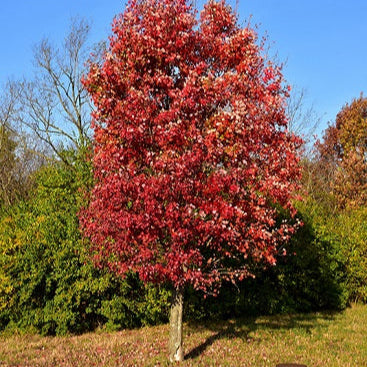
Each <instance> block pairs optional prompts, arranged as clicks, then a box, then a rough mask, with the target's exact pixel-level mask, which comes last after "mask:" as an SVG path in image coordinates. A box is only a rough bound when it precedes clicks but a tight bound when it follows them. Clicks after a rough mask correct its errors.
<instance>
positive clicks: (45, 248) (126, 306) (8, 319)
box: [0, 161, 168, 334]
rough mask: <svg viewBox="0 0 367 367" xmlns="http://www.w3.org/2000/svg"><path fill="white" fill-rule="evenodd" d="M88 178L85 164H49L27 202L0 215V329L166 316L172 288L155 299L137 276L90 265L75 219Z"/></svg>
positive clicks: (113, 323) (65, 327) (119, 323)
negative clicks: (117, 274)
mask: <svg viewBox="0 0 367 367" xmlns="http://www.w3.org/2000/svg"><path fill="white" fill-rule="evenodd" d="M88 180H90V172H89V170H88V165H87V164H86V163H85V162H80V161H76V163H75V166H74V170H71V169H70V168H68V167H65V166H63V165H61V164H56V165H53V166H48V167H46V168H44V169H43V170H42V171H40V172H39V173H38V177H37V185H36V188H35V189H34V191H33V192H32V195H31V198H30V200H28V201H26V202H21V203H18V204H16V205H14V206H13V207H11V208H9V209H8V210H7V213H6V214H3V216H2V217H1V218H0V329H1V328H4V327H12V326H15V327H18V328H22V329H27V328H33V329H34V328H35V329H36V330H37V331H39V332H41V333H44V334H54V333H56V334H65V333H67V332H81V331H86V330H90V329H93V328H95V327H97V326H100V325H104V324H107V325H108V326H109V327H112V328H120V327H133V326H138V325H141V324H142V323H152V322H157V321H160V320H161V319H162V315H166V314H167V307H168V304H167V302H159V297H161V298H162V297H163V298H162V299H164V300H165V301H167V298H168V295H167V292H166V293H164V292H163V293H162V292H161V293H156V296H157V297H156V298H155V299H154V300H152V299H151V298H152V297H151V293H150V291H149V290H148V289H146V288H144V286H143V285H142V283H140V282H139V280H138V279H137V277H136V276H135V275H134V274H131V276H130V277H129V279H127V280H122V279H118V278H116V277H114V276H112V275H111V274H109V273H107V272H106V271H103V270H100V269H96V268H95V267H94V266H93V264H92V263H91V261H90V259H89V252H88V243H87V242H86V241H85V240H84V239H83V238H82V237H81V234H80V231H79V223H78V217H77V212H78V210H79V209H80V205H81V202H82V200H83V193H82V191H81V189H82V188H83V187H86V183H87V181H88ZM154 303H155V304H156V305H158V306H157V307H158V310H157V309H155V308H154V306H152V304H154ZM150 308H151V309H152V310H151V311H150V312H146V313H145V314H144V313H143V312H141V310H143V309H144V310H149V309H150ZM117 314H118V316H116V315H117ZM163 319H165V316H163Z"/></svg>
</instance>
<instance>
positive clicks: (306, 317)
mask: <svg viewBox="0 0 367 367" xmlns="http://www.w3.org/2000/svg"><path fill="white" fill-rule="evenodd" d="M336 314H337V312H323V313H316V314H315V313H310V314H295V315H276V316H263V317H253V318H252V317H251V318H240V319H235V320H228V321H223V320H221V321H212V322H205V323H204V324H203V325H200V326H199V324H197V323H191V324H190V323H189V327H190V328H191V329H192V330H193V332H194V333H195V331H196V330H204V329H206V330H210V331H212V332H214V334H213V335H211V336H209V337H208V338H207V339H206V340H205V341H204V342H202V343H201V344H199V345H198V346H196V347H194V348H193V349H191V350H190V351H189V352H188V353H187V354H186V355H185V360H189V359H195V358H197V357H199V356H200V355H201V354H203V353H204V352H205V351H206V350H207V349H208V348H209V347H210V346H211V345H212V344H214V343H215V342H216V341H217V340H221V339H234V338H240V339H242V340H244V341H246V342H248V343H249V342H260V341H261V339H256V338H254V337H252V336H251V333H253V332H255V331H258V330H265V329H268V330H274V331H276V330H281V329H283V330H291V329H298V330H302V331H303V332H305V333H307V334H311V333H312V330H313V329H315V328H319V327H327V326H328V323H327V321H332V320H334V319H335V316H336Z"/></svg>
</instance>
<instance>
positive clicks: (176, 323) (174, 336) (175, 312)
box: [169, 288, 184, 363]
mask: <svg viewBox="0 0 367 367" xmlns="http://www.w3.org/2000/svg"><path fill="white" fill-rule="evenodd" d="M182 313H183V289H182V288H181V289H176V290H175V291H174V294H173V299H172V304H171V315H170V337H169V359H170V362H171V363H173V362H182V361H183V359H184V351H183V343H182Z"/></svg>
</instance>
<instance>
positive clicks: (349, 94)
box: [0, 0, 367, 129]
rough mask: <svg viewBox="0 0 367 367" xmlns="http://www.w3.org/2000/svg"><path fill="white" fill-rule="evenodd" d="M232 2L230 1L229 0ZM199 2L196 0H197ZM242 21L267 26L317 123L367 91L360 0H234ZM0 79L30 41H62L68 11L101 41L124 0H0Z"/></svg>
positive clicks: (20, 67) (366, 29)
mask: <svg viewBox="0 0 367 367" xmlns="http://www.w3.org/2000/svg"><path fill="white" fill-rule="evenodd" d="M228 2H229V3H230V4H235V0H228ZM197 3H198V6H199V7H200V6H201V5H202V3H203V1H202V0H197ZM239 3H240V4H239V9H238V10H239V16H240V22H241V23H243V24H244V23H247V19H248V18H249V16H250V15H251V16H252V18H251V19H252V20H251V24H253V25H255V24H257V25H259V33H263V32H265V31H266V32H267V34H268V38H269V40H270V43H271V50H272V52H273V53H275V52H277V53H278V59H280V60H281V61H285V62H286V67H285V69H284V74H285V76H286V79H287V80H288V82H289V83H290V84H295V85H297V86H298V87H300V88H304V89H305V90H306V91H307V96H308V98H307V103H308V104H309V105H311V104H312V105H313V107H314V110H315V112H316V113H317V114H318V115H319V116H320V117H321V118H322V125H321V128H320V129H324V128H325V127H326V126H327V122H328V121H332V120H334V118H335V115H336V113H337V112H338V111H339V110H340V108H341V107H342V106H343V105H344V104H345V103H346V102H349V101H351V99H352V98H353V97H358V96H359V94H360V92H363V91H364V92H365V94H367V21H366V19H367V1H366V0H348V1H347V0H239ZM1 5H2V6H1V12H0V44H1V58H0V83H1V84H4V83H5V81H6V80H7V79H8V78H9V77H12V78H15V79H16V78H17V77H20V76H22V75H28V74H29V73H30V72H31V71H32V67H33V66H32V47H33V46H34V44H36V43H37V42H38V41H40V40H41V39H42V38H43V37H48V38H50V39H51V40H53V41H55V42H57V41H60V40H61V39H62V38H63V36H64V34H65V32H66V30H67V28H68V24H69V22H70V19H71V18H72V17H73V16H82V17H85V18H87V19H89V20H91V22H92V35H91V40H92V41H95V42H97V41H99V40H101V39H106V38H107V36H108V34H109V32H110V24H111V21H112V19H113V17H114V15H116V14H117V13H119V12H122V11H123V9H124V6H125V2H124V1H123V0H108V1H101V0H63V1H54V0H14V1H5V0H2V4H1Z"/></svg>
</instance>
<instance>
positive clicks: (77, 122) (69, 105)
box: [17, 19, 91, 165]
mask: <svg viewBox="0 0 367 367" xmlns="http://www.w3.org/2000/svg"><path fill="white" fill-rule="evenodd" d="M89 30H90V27H89V24H88V23H87V22H86V21H84V20H80V19H74V20H73V21H72V23H71V27H70V30H69V32H68V34H67V35H66V37H65V39H64V42H63V44H62V47H61V48H57V47H55V46H53V45H52V44H51V42H50V41H49V40H48V39H44V40H43V41H41V42H40V43H39V44H38V45H37V46H36V47H35V49H34V63H35V76H34V79H33V80H31V81H28V80H24V81H22V82H20V83H18V86H17V89H18V91H19V95H20V99H19V102H20V103H19V109H18V120H19V121H20V123H21V125H22V126H23V127H26V128H27V129H30V131H32V132H33V133H34V134H35V135H36V136H37V137H38V138H39V139H40V140H42V141H43V142H45V143H46V144H47V145H48V146H49V147H50V149H51V150H52V151H53V153H54V154H55V155H56V156H57V157H58V158H59V159H61V160H62V161H63V162H64V163H66V164H68V165H70V164H71V162H70V161H69V158H68V156H67V155H65V154H64V152H65V150H66V149H70V148H72V149H75V150H80V149H83V148H85V147H86V146H87V145H88V144H89V141H90V130H89V127H90V112H91V106H90V101H89V97H88V94H87V92H86V90H85V89H84V87H83V85H82V83H81V78H82V76H83V73H84V70H85V66H86V61H87V58H88V57H89V50H88V47H87V38H88V35H89Z"/></svg>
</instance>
